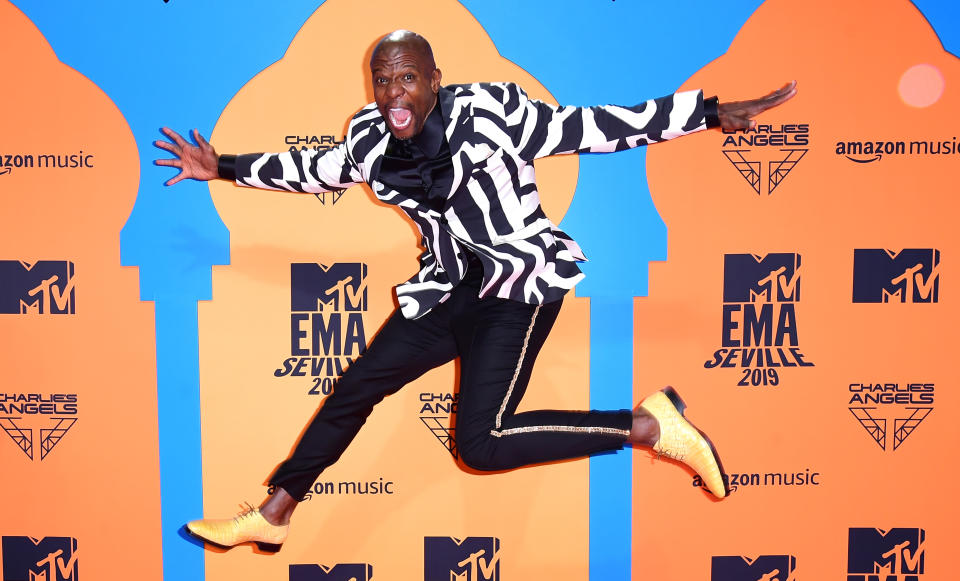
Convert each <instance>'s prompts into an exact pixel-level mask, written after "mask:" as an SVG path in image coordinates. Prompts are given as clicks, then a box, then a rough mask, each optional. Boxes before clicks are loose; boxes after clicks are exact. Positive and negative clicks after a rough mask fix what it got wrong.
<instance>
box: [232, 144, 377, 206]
mask: <svg viewBox="0 0 960 581" xmlns="http://www.w3.org/2000/svg"><path fill="white" fill-rule="evenodd" d="M235 167H236V181H237V183H238V184H239V185H241V186H249V187H253V188H263V189H268V190H287V191H290V192H304V193H311V194H317V193H321V192H329V191H332V190H342V189H345V188H347V187H349V186H351V185H354V184H359V183H362V182H363V177H362V176H361V173H360V169H359V168H358V167H357V164H356V162H355V161H354V160H353V157H352V156H351V155H350V152H349V151H348V150H347V147H346V144H345V143H341V144H339V145H337V146H336V147H333V148H331V149H327V150H322V151H317V150H316V149H305V150H302V151H297V152H291V151H286V152H283V153H247V154H242V155H238V156H237V159H236V166H235Z"/></svg>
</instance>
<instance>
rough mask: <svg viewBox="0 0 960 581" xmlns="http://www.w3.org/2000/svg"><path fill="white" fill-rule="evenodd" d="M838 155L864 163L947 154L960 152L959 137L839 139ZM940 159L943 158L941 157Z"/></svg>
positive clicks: (837, 145) (836, 147) (836, 152)
mask: <svg viewBox="0 0 960 581" xmlns="http://www.w3.org/2000/svg"><path fill="white" fill-rule="evenodd" d="M834 153H835V154H836V155H839V156H842V157H845V158H846V159H849V160H850V161H852V162H854V163H859V164H864V163H873V162H875V161H880V160H882V159H884V157H891V156H893V157H899V156H947V155H958V154H960V145H958V143H957V138H956V137H952V138H949V139H941V140H923V141H902V140H901V141H889V140H884V139H876V140H872V141H871V140H867V141H838V142H837V144H836V146H835V147H834ZM940 159H943V158H942V157H940Z"/></svg>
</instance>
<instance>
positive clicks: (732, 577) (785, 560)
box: [710, 555, 797, 581]
mask: <svg viewBox="0 0 960 581" xmlns="http://www.w3.org/2000/svg"><path fill="white" fill-rule="evenodd" d="M796 568H797V558H796V557H794V556H793V555H760V556H759V557H756V558H755V559H750V558H749V557H741V556H739V555H725V556H721V557H713V559H712V560H711V563H710V581H796V577H794V569H796Z"/></svg>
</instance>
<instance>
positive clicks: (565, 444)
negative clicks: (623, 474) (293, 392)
mask: <svg viewBox="0 0 960 581" xmlns="http://www.w3.org/2000/svg"><path fill="white" fill-rule="evenodd" d="M471 282H473V281H471ZM477 293H478V288H477V286H476V284H469V283H468V284H460V285H458V286H457V287H455V288H454V290H453V292H452V295H451V296H450V298H449V299H447V301H446V302H444V303H441V304H440V305H438V306H437V307H436V308H434V309H433V310H432V311H430V312H429V313H427V314H426V315H424V316H423V317H421V318H419V319H416V320H408V319H405V318H404V317H403V316H402V315H401V314H400V313H399V311H395V312H394V313H393V315H391V317H390V318H389V319H388V320H387V322H386V324H385V325H384V326H383V328H382V329H381V330H380V332H379V333H378V334H377V336H376V337H375V338H374V340H373V341H372V342H371V344H370V346H369V347H367V349H366V350H365V351H364V353H363V355H361V356H360V357H359V358H358V359H357V360H356V361H354V362H353V364H352V365H351V366H350V367H349V369H347V370H346V371H345V372H344V374H343V375H342V376H341V377H340V380H339V382H338V383H337V385H336V386H335V387H334V391H333V393H332V394H330V395H329V396H328V397H327V399H326V400H325V401H324V403H323V404H322V406H321V407H320V408H319V409H318V410H317V413H316V415H315V416H314V417H313V419H312V420H311V422H310V424H309V426H308V427H307V429H306V431H305V432H304V433H303V436H302V437H301V438H300V441H299V442H298V443H297V447H296V448H295V449H294V451H293V454H292V455H291V456H290V458H289V459H287V460H286V461H285V462H284V463H283V464H281V465H280V466H279V467H278V468H277V470H276V472H274V474H273V476H272V477H271V478H270V483H271V484H274V485H276V486H279V487H281V488H283V489H284V490H285V491H287V493H289V494H290V495H291V496H292V497H293V498H295V499H297V500H300V499H302V498H303V496H304V495H305V494H306V493H307V491H308V490H309V488H310V487H311V486H313V483H314V482H315V481H316V479H317V477H318V476H319V475H320V473H321V472H322V471H323V470H324V469H325V468H326V467H327V466H330V465H331V464H333V463H334V462H336V461H337V460H338V459H339V458H340V455H341V454H343V451H344V450H346V448H347V446H348V445H349V444H350V442H351V441H352V440H353V438H354V436H356V434H357V432H358V431H359V430H360V428H361V426H363V424H364V423H365V422H366V419H367V416H368V415H370V412H371V411H372V410H373V406H374V405H376V404H377V403H379V402H380V401H381V400H382V399H383V398H384V397H386V396H387V395H390V394H392V393H395V392H397V391H398V390H399V389H400V388H401V387H403V386H404V385H406V384H407V383H409V382H411V381H413V380H415V379H416V378H418V377H420V376H421V375H422V374H424V373H425V372H427V371H429V370H430V369H433V368H434V367H437V366H439V365H443V364H444V363H447V362H449V361H451V360H453V359H454V358H455V357H458V356H459V357H460V363H461V369H460V386H459V387H460V390H459V399H458V402H457V418H456V425H455V426H454V435H455V438H456V443H457V449H458V451H459V456H460V459H461V460H462V461H463V462H464V464H466V465H467V466H469V467H471V468H474V469H477V470H504V469H509V468H516V467H520V466H525V465H528V464H536V463H540V462H549V461H553V460H563V459H567V458H577V457H581V456H588V455H590V454H594V453H597V452H605V451H609V450H615V449H619V448H620V447H622V446H623V444H624V443H625V441H626V438H627V436H628V435H629V433H630V427H631V424H632V418H633V415H632V412H631V411H630V410H618V411H610V412H608V411H556V410H540V411H529V412H523V413H515V411H516V409H517V405H518V404H519V403H520V399H521V398H522V397H523V394H524V391H525V390H526V387H527V383H528V381H529V380H530V372H531V370H532V369H533V364H534V361H535V360H536V357H537V354H538V353H539V352H540V348H541V347H542V346H543V343H544V341H545V340H546V338H547V335H548V334H549V332H550V329H551V327H553V323H554V321H555V320H556V318H557V315H558V313H559V312H560V304H561V302H562V301H557V302H554V303H548V304H545V305H528V304H525V303H520V302H516V301H511V300H506V299H500V298H484V299H480V298H478V297H477Z"/></svg>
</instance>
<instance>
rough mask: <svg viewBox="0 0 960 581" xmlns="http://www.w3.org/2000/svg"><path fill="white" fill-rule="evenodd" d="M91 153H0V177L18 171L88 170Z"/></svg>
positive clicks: (90, 166)
mask: <svg viewBox="0 0 960 581" xmlns="http://www.w3.org/2000/svg"><path fill="white" fill-rule="evenodd" d="M93 158H94V155H93V154H92V153H84V152H83V150H80V151H78V152H76V153H73V152H67V153H3V152H0V176H4V175H7V174H10V173H13V171H14V170H18V169H35V168H36V169H90V168H92V167H93Z"/></svg>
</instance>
